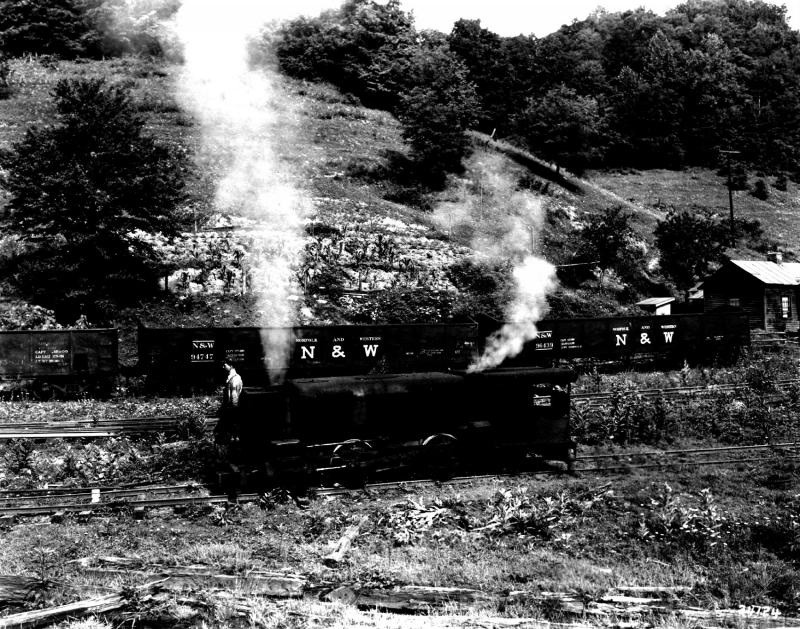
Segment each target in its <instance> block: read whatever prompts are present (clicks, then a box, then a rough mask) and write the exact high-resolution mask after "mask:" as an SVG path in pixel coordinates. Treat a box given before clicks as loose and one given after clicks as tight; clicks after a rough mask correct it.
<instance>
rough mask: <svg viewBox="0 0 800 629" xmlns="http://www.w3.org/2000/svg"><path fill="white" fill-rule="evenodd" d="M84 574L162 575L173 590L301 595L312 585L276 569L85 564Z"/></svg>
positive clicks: (117, 576) (163, 586) (115, 576)
mask: <svg viewBox="0 0 800 629" xmlns="http://www.w3.org/2000/svg"><path fill="white" fill-rule="evenodd" d="M83 572H84V574H88V575H91V576H94V577H100V578H106V579H107V578H126V579H128V578H131V577H138V578H153V577H156V576H158V577H160V578H162V579H163V582H162V585H161V587H162V588H165V589H170V590H198V589H199V590H207V589H209V588H222V589H236V590H244V591H247V592H249V593H251V594H254V595H258V596H270V597H275V598H299V597H301V596H303V595H304V594H305V593H306V590H307V588H308V587H309V583H308V580H307V579H305V578H303V577H301V576H298V575H286V574H281V573H277V572H248V573H247V574H246V575H234V574H219V573H216V572H210V571H208V570H207V569H205V568H197V569H194V568H190V567H185V568H161V567H158V566H151V567H144V568H141V569H139V570H120V569H109V568H86V569H84V571H83Z"/></svg>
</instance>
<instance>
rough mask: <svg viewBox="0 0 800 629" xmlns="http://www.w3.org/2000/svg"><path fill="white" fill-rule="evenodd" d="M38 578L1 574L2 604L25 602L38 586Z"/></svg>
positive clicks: (0, 596) (0, 597) (0, 601)
mask: <svg viewBox="0 0 800 629" xmlns="http://www.w3.org/2000/svg"><path fill="white" fill-rule="evenodd" d="M38 584H39V580H38V579H34V578H33V577H21V576H17V575H0V604H4V605H19V604H21V603H24V602H25V601H26V600H27V599H28V598H29V597H30V595H31V594H32V593H33V591H34V590H35V589H36V586H37V585H38Z"/></svg>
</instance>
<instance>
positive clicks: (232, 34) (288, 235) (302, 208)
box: [175, 0, 312, 326]
mask: <svg viewBox="0 0 800 629" xmlns="http://www.w3.org/2000/svg"><path fill="white" fill-rule="evenodd" d="M285 12H286V11H285V10H283V11H281V9H280V8H279V7H278V8H276V6H275V5H273V4H272V3H268V2H263V1H259V0H226V1H225V2H218V1H212V0H187V1H186V2H184V4H183V5H182V7H181V9H180V10H179V12H178V14H177V15H176V18H175V28H176V31H177V34H178V36H179V39H180V41H181V43H182V48H183V57H184V67H183V72H182V75H181V80H180V84H179V96H180V100H181V103H182V104H183V105H184V106H185V107H186V108H187V109H188V110H189V111H192V112H193V113H194V114H195V116H196V118H197V120H198V121H199V124H200V125H201V129H202V142H203V145H202V147H201V153H203V154H204V155H205V156H206V158H207V159H208V160H209V162H210V163H215V161H216V162H219V163H220V164H221V168H222V171H223V172H222V174H221V177H220V180H219V183H218V187H217V191H216V198H215V206H216V208H217V209H218V210H220V211H222V212H227V213H230V214H238V215H240V216H245V217H247V218H250V219H253V220H254V221H255V224H256V225H258V227H257V228H256V229H255V230H254V231H253V245H252V247H251V251H250V252H249V260H248V265H249V274H250V280H251V283H252V285H251V289H252V290H254V291H255V292H256V294H258V296H259V309H260V311H261V312H262V313H263V315H262V320H261V321H260V322H259V323H260V324H261V325H262V326H280V325H291V324H292V323H293V313H294V308H293V306H292V302H291V300H290V298H291V297H292V296H293V295H295V294H296V293H297V292H299V291H298V288H297V286H296V281H295V278H294V269H296V268H297V265H298V261H299V257H300V256H301V255H302V251H303V244H304V243H303V221H304V219H305V217H306V216H308V215H309V213H310V212H311V210H312V205H311V202H310V199H309V198H308V196H307V195H306V194H305V193H304V191H303V190H302V188H301V186H300V185H299V183H298V181H297V176H296V173H294V172H292V171H291V170H290V169H289V167H288V166H287V165H286V163H285V162H284V161H283V160H282V159H281V157H280V152H281V149H282V148H285V147H286V146H288V145H291V143H292V142H293V137H295V136H296V134H297V133H298V129H299V124H300V123H299V118H298V116H297V115H296V113H295V111H294V110H293V109H294V108H293V107H292V104H291V101H290V100H289V97H288V96H286V95H285V92H284V91H282V90H281V88H280V79H279V77H278V75H277V73H275V72H273V71H270V70H268V69H265V68H259V69H252V68H251V67H250V63H249V46H250V43H251V42H252V40H253V38H254V37H256V36H257V35H258V33H259V30H260V29H261V28H263V26H264V25H265V23H267V22H269V21H271V20H273V19H274V18H276V17H281V16H282V15H281V14H282V13H285Z"/></svg>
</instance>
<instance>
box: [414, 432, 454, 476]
mask: <svg viewBox="0 0 800 629" xmlns="http://www.w3.org/2000/svg"><path fill="white" fill-rule="evenodd" d="M420 445H421V446H422V461H423V469H424V471H425V472H426V473H427V474H428V475H430V477H431V478H432V479H434V480H448V479H450V478H453V476H455V471H456V469H457V468H458V465H459V457H458V439H456V438H455V437H454V436H453V435H451V434H449V433H446V432H441V433H437V434H435V435H430V436H429V437H426V438H425V439H423V440H422V442H421V443H420Z"/></svg>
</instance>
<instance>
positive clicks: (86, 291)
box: [2, 79, 185, 316]
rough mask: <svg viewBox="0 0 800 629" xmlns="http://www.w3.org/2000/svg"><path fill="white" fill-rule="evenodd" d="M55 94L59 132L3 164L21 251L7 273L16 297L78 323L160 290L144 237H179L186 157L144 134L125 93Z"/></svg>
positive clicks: (9, 225) (76, 88)
mask: <svg viewBox="0 0 800 629" xmlns="http://www.w3.org/2000/svg"><path fill="white" fill-rule="evenodd" d="M53 94H54V97H55V99H56V109H57V120H58V122H57V124H55V125H53V126H49V127H44V128H36V127H34V128H31V129H29V130H28V132H27V133H26V135H25V137H24V139H23V140H21V141H20V142H19V143H17V144H16V145H15V146H14V147H13V149H12V150H11V151H10V152H9V153H8V154H6V155H4V156H3V160H2V166H3V167H4V169H5V170H6V177H5V181H4V182H3V184H4V187H5V188H6V190H7V191H8V192H9V194H10V200H9V203H8V210H9V213H8V215H7V216H6V217H5V219H4V223H5V225H4V227H5V228H6V229H8V230H9V231H11V232H13V233H15V234H17V235H18V237H19V239H20V240H21V241H22V242H23V244H24V245H25V252H24V253H23V254H22V255H21V256H19V257H18V258H17V259H16V260H15V266H14V268H12V269H11V271H12V272H13V276H14V278H15V280H16V283H17V285H18V286H19V287H20V289H22V290H24V291H27V292H30V293H31V294H32V296H33V297H34V298H35V299H37V300H38V301H40V302H41V303H43V304H45V305H49V306H51V307H57V308H59V309H60V310H61V311H62V313H64V314H68V315H69V316H72V315H73V314H74V310H75V309H77V308H79V307H80V305H81V304H85V305H86V307H87V308H91V307H92V304H99V303H100V302H107V301H109V300H110V301H114V302H127V301H130V300H132V299H135V298H136V297H138V296H140V295H142V294H145V293H147V292H149V291H151V290H154V289H155V288H156V277H157V275H156V274H157V271H158V260H157V256H156V254H155V252H154V250H153V249H152V247H151V246H150V245H149V244H148V243H147V242H146V241H145V240H144V239H143V238H141V234H142V233H143V232H162V233H163V234H166V235H172V234H174V233H175V231H176V229H177V225H176V219H175V210H176V207H177V206H178V204H179V203H180V201H181V200H182V188H183V183H184V170H185V169H184V156H183V155H182V154H180V153H178V152H176V151H174V150H169V149H167V148H165V147H162V146H159V145H158V144H156V143H155V142H154V141H153V140H152V139H151V138H149V137H147V136H146V135H144V134H143V121H142V120H141V119H140V118H139V116H138V115H137V113H136V108H135V105H134V103H132V102H131V99H130V96H129V94H128V92H127V91H125V90H124V89H123V88H121V87H118V86H113V85H108V84H107V83H106V82H105V81H104V80H102V79H76V80H61V81H59V82H58V84H57V85H56V87H55V89H54V93H53ZM97 310H98V309H95V312H94V313H93V314H95V316H97Z"/></svg>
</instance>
